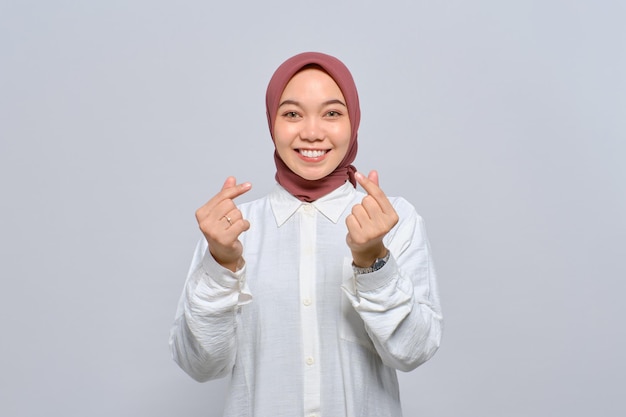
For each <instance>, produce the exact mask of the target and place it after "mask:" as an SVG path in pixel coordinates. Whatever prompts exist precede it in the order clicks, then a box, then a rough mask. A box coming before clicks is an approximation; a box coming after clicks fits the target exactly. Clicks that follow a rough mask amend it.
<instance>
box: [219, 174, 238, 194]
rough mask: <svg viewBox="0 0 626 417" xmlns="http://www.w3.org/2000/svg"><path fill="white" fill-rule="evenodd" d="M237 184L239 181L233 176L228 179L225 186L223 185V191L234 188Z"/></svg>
mask: <svg viewBox="0 0 626 417" xmlns="http://www.w3.org/2000/svg"><path fill="white" fill-rule="evenodd" d="M235 184H237V180H236V179H235V177H232V176H231V177H228V178H226V181H224V185H222V191H223V190H225V189H227V188H232V187H234V186H235Z"/></svg>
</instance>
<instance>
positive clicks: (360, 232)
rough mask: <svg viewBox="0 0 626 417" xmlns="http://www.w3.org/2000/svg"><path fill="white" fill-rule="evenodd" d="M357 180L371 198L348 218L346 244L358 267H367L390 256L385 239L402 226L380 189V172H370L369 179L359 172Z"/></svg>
mask: <svg viewBox="0 0 626 417" xmlns="http://www.w3.org/2000/svg"><path fill="white" fill-rule="evenodd" d="M356 179H357V181H358V182H359V184H361V187H363V189H364V190H365V191H366V192H367V195H366V196H365V197H363V200H362V201H361V204H356V205H355V206H354V207H352V213H351V214H350V215H348V217H347V218H346V226H348V236H347V237H346V242H347V243H348V247H350V250H351V251H352V260H353V262H354V264H355V265H356V266H359V267H363V268H367V267H369V266H371V265H373V264H374V262H375V261H376V259H377V258H382V257H384V256H385V255H386V254H387V248H385V245H384V244H383V238H384V237H385V235H386V234H387V233H388V232H389V231H390V230H391V229H392V228H393V227H394V226H395V225H396V223H398V213H396V210H395V209H394V208H393V206H392V205H391V203H390V202H389V199H388V198H387V196H386V195H385V193H384V192H383V190H381V189H380V187H379V186H378V172H376V171H370V173H369V175H368V176H367V178H366V177H365V176H363V175H362V174H361V173H359V172H357V173H356Z"/></svg>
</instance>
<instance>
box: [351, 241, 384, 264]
mask: <svg viewBox="0 0 626 417" xmlns="http://www.w3.org/2000/svg"><path fill="white" fill-rule="evenodd" d="M388 253H389V250H388V249H387V248H386V247H385V246H384V245H380V247H376V248H372V249H370V250H368V251H364V252H355V251H353V252H352V264H353V265H354V266H356V267H358V268H369V267H370V266H372V265H373V264H374V262H376V260H377V259H380V258H384V257H385V256H386V255H387V254H388Z"/></svg>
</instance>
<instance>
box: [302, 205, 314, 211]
mask: <svg viewBox="0 0 626 417" xmlns="http://www.w3.org/2000/svg"><path fill="white" fill-rule="evenodd" d="M311 210H313V206H312V205H310V204H305V205H304V211H306V212H310V211H311Z"/></svg>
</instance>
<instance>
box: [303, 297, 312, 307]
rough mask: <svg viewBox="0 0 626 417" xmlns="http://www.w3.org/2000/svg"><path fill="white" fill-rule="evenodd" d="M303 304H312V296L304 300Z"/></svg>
mask: <svg viewBox="0 0 626 417" xmlns="http://www.w3.org/2000/svg"><path fill="white" fill-rule="evenodd" d="M302 304H304V305H305V306H307V307H308V306H310V305H311V299H310V298H305V299H304V300H302Z"/></svg>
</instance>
